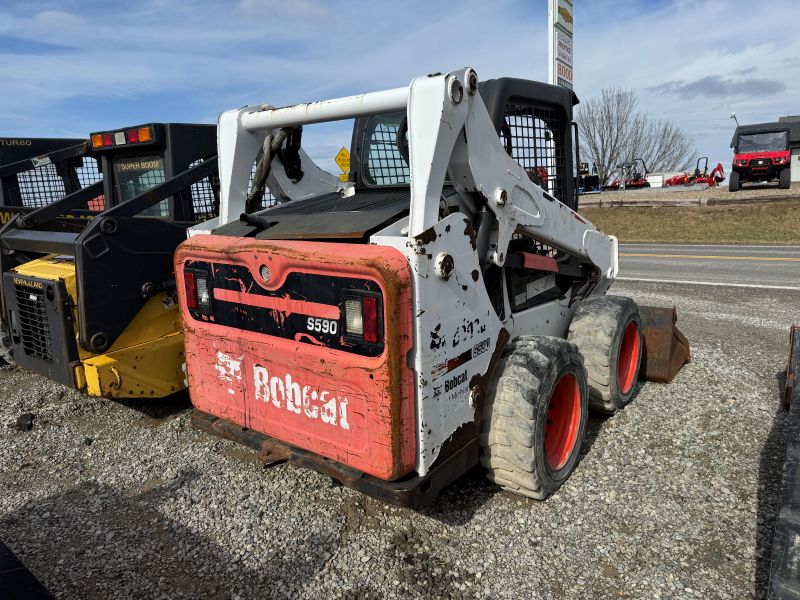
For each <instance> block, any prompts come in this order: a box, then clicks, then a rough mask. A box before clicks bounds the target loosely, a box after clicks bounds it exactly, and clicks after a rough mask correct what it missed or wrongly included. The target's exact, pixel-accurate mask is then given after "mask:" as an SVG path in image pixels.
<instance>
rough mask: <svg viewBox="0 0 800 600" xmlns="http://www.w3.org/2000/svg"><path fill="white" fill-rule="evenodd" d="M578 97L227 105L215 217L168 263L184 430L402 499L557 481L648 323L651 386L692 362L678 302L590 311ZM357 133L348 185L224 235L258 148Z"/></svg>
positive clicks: (601, 293)
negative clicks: (343, 125)
mask: <svg viewBox="0 0 800 600" xmlns="http://www.w3.org/2000/svg"><path fill="white" fill-rule="evenodd" d="M575 102H576V99H575V97H574V95H573V94H572V92H569V91H567V90H565V89H563V88H558V87H554V86H549V85H545V84H541V83H534V82H530V81H523V80H518V79H498V80H493V81H487V82H485V83H483V84H481V85H479V84H478V78H477V75H476V73H475V71H473V70H472V69H462V70H458V71H453V72H451V73H448V74H446V75H442V74H437V75H430V76H427V77H420V78H417V79H414V80H413V81H412V82H411V84H410V86H408V87H404V88H399V89H394V90H388V91H383V92H376V93H370V94H363V95H360V96H354V97H350V98H342V99H337V100H328V101H323V102H315V103H311V104H302V105H295V106H291V107H286V108H272V107H270V106H267V105H265V106H261V107H247V108H244V109H240V110H233V111H229V112H225V113H223V114H222V115H221V117H220V121H219V134H218V135H219V142H218V143H219V161H220V181H221V188H220V191H221V197H220V219H221V220H223V221H229V223H228V224H226V225H222V226H221V227H217V228H214V225H215V223H210V224H204V225H199V226H197V227H195V228H193V229H191V230H190V238H189V239H188V240H187V241H186V242H184V243H183V244H181V246H180V247H179V248H178V250H177V252H176V257H175V269H176V277H177V279H178V281H179V282H181V283H182V285H179V301H180V305H181V314H182V319H183V325H184V334H185V339H186V366H187V374H188V382H189V390H190V395H191V398H192V402H193V404H194V406H195V408H196V411H195V413H194V416H193V422H194V424H195V426H197V427H201V428H204V429H206V430H209V431H212V432H215V433H217V434H219V435H223V436H226V437H229V438H232V439H237V440H240V441H242V442H244V443H247V444H250V445H251V446H254V447H256V448H260V449H261V450H262V451H263V452H264V453H265V454H266V455H272V456H273V457H285V458H288V459H289V460H291V461H292V462H294V463H296V464H299V465H303V466H308V467H311V468H315V469H318V470H320V471H322V472H325V473H328V474H330V475H331V476H333V477H335V478H337V479H339V480H340V481H342V482H343V483H345V484H347V485H350V486H353V487H355V488H357V489H360V490H362V491H364V492H366V493H368V494H371V495H374V496H376V497H379V498H383V499H385V500H387V501H389V502H393V503H396V504H401V505H406V506H420V505H422V504H424V503H426V502H429V501H430V500H431V499H432V498H433V497H435V495H436V494H437V493H438V492H439V491H440V490H441V489H442V488H443V487H444V486H445V485H447V484H448V483H450V482H452V481H453V480H454V479H456V478H457V477H459V476H460V475H462V474H463V473H464V472H466V471H467V470H468V469H470V468H472V467H473V466H475V465H476V464H478V463H479V462H480V463H481V464H483V466H484V467H485V468H486V469H487V471H488V473H489V477H490V478H491V479H492V480H493V481H495V482H496V483H497V484H499V485H501V486H503V487H505V488H507V489H509V490H512V491H514V492H516V493H519V494H523V495H525V496H529V497H533V498H540V499H541V498H545V497H546V496H548V495H549V494H550V493H552V492H553V491H554V490H555V489H556V488H558V487H559V486H560V485H561V483H562V482H563V481H564V480H565V479H566V478H567V477H568V476H569V474H570V473H571V472H572V470H573V469H574V468H575V466H576V464H577V462H578V459H579V456H580V448H581V444H582V441H583V438H584V432H585V427H586V417H587V412H588V409H589V406H590V404H591V405H592V406H594V407H595V408H597V409H598V410H601V411H603V412H606V413H613V412H614V411H616V410H617V409H619V408H621V407H623V406H625V405H626V404H627V403H628V402H630V401H631V399H632V397H633V395H634V393H635V390H636V380H637V376H638V375H639V372H640V369H641V368H642V367H641V366H640V365H641V361H642V355H643V346H645V345H646V344H648V335H645V336H644V339H643V330H650V333H651V336H649V337H652V339H654V340H657V342H655V344H654V350H653V351H652V352H649V353H648V361H649V364H648V366H647V371H648V373H650V372H652V374H653V376H654V377H657V378H660V379H664V380H666V379H669V378H671V376H672V375H674V372H675V371H677V369H678V368H679V367H680V365H681V364H683V362H684V361H685V360H686V359H687V358H688V347H687V346H686V345H685V339H683V338H682V336H680V334H679V333H678V332H677V330H674V326H673V325H674V321H673V314H674V313H673V311H672V310H665V309H655V310H652V311H645V310H643V309H642V308H641V307H637V305H636V303H635V302H633V301H632V300H631V299H629V298H623V297H615V296H606V292H607V290H608V288H609V286H610V285H611V284H612V282H613V281H614V277H615V276H616V274H617V242H616V240H615V239H614V238H613V237H610V236H608V235H605V234H603V233H602V232H600V231H598V230H597V228H595V227H594V226H593V225H592V224H591V223H589V222H587V221H586V219H584V218H583V217H581V216H580V215H579V214H578V213H577V212H575V210H573V208H574V207H575V198H574V195H573V189H574V188H573V186H574V181H573V162H572V147H573V146H572V140H571V134H570V123H571V117H572V107H573V103H575ZM353 117H355V118H356V126H355V129H354V134H353V142H352V150H353V156H352V159H351V173H350V183H349V184H348V185H347V186H346V188H345V189H343V190H340V191H338V192H333V193H331V192H330V191H329V190H327V189H325V186H324V185H321V184H319V182H318V178H317V177H316V176H314V177H308V178H307V177H305V176H302V178H301V179H300V180H299V182H298V185H300V184H303V185H305V189H304V192H303V194H304V195H302V197H299V198H298V199H296V200H295V201H293V202H291V203H287V204H284V205H281V206H276V207H273V208H269V209H266V210H263V211H260V212H257V213H256V214H242V216H241V219H239V220H237V221H234V220H232V217H233V216H234V215H236V214H238V213H241V212H242V211H243V210H244V208H245V205H246V201H247V182H248V174H249V170H250V166H251V164H252V161H253V158H254V156H256V153H257V152H259V150H260V149H261V148H262V147H263V149H264V150H263V151H262V154H261V155H262V157H263V156H268V155H269V147H270V145H271V143H272V140H273V139H274V137H276V136H278V135H289V136H292V135H299V133H298V132H299V129H298V128H299V127H300V126H303V125H307V124H311V123H317V122H323V121H331V120H336V119H345V118H353ZM275 160H277V159H275ZM279 162H280V161H279ZM314 169H315V167H314V166H313V165H312V164H311V163H310V162H309V161H304V162H302V163H301V164H300V165H299V168H298V170H297V171H298V173H300V174H301V175H302V174H303V173H311V172H314V173H316V171H315V170H314ZM542 171H545V173H546V175H547V177H546V183H545V182H544V181H543V180H544V179H545V178H543V177H542ZM532 179H536V180H537V181H539V182H540V183H541V184H542V185H546V186H547V191H546V190H545V189H543V188H542V187H540V185H537V184H535V183H533V181H532ZM315 187H316V189H317V191H316V192H314V188H315ZM298 196H300V194H298ZM571 207H573V208H571ZM209 233H210V235H209ZM645 315H647V316H645ZM651 315H654V316H651ZM645 333H647V331H645ZM659 336H661V338H662V339H659ZM656 346H658V347H656Z"/></svg>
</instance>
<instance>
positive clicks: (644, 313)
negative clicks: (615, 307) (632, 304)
mask: <svg viewBox="0 0 800 600" xmlns="http://www.w3.org/2000/svg"><path fill="white" fill-rule="evenodd" d="M639 316H640V317H641V323H642V333H643V337H644V352H643V353H642V367H641V369H640V371H639V373H640V375H639V376H640V378H641V379H646V380H647V381H657V382H659V383H669V382H671V381H672V380H673V379H674V378H675V375H677V374H678V371H680V370H681V368H682V367H683V365H685V364H686V363H688V362H689V361H690V360H691V352H690V350H689V340H687V339H686V336H685V335H683V333H681V331H680V329H678V328H677V327H676V325H675V323H676V322H677V320H678V313H677V312H676V311H675V307H674V306H673V307H672V308H662V307H659V306H639ZM798 337H800V336H798Z"/></svg>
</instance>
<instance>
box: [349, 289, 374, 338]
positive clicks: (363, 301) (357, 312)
mask: <svg viewBox="0 0 800 600" xmlns="http://www.w3.org/2000/svg"><path fill="white" fill-rule="evenodd" d="M344 317H345V332H346V333H347V335H348V336H351V337H355V338H359V339H361V340H363V341H364V342H365V343H367V344H377V343H378V342H379V341H380V318H379V311H378V298H377V297H375V296H358V297H351V298H346V299H345V301H344Z"/></svg>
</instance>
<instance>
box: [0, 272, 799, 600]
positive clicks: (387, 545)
mask: <svg viewBox="0 0 800 600" xmlns="http://www.w3.org/2000/svg"><path fill="white" fill-rule="evenodd" d="M615 291H616V293H620V294H627V295H631V296H633V297H634V298H636V299H637V300H638V301H640V302H641V303H644V304H647V303H650V304H659V305H670V304H673V303H674V304H675V305H677V307H678V310H679V317H680V324H681V326H682V329H683V331H684V332H685V333H686V335H687V336H688V337H689V339H690V341H691V343H692V345H693V353H694V360H693V362H692V364H690V365H688V366H687V367H686V368H685V369H684V370H683V371H682V373H681V374H680V375H679V377H678V378H677V380H676V381H675V382H674V383H673V384H672V385H669V386H663V385H657V384H647V385H645V386H644V387H643V388H642V389H641V390H640V392H639V394H638V397H637V398H636V399H635V400H634V402H633V404H632V405H631V406H629V407H628V408H626V409H625V410H624V411H622V412H621V413H620V414H618V415H616V416H614V417H612V418H609V419H601V418H592V419H591V421H590V426H589V439H588V440H587V443H586V444H585V447H584V452H585V455H584V457H583V460H582V462H581V463H580V465H579V466H578V469H577V471H576V472H575V474H574V475H573V477H572V478H571V479H570V480H569V481H568V482H567V484H566V485H565V486H564V487H563V488H562V489H561V490H560V491H559V492H558V493H557V494H556V495H555V496H553V497H552V498H551V499H549V500H548V501H547V502H545V503H538V502H534V501H528V500H524V499H518V498H516V497H513V496H511V495H508V494H506V493H504V492H500V491H499V490H498V489H497V488H495V487H493V486H492V485H491V484H489V483H488V482H486V481H485V480H484V479H483V478H482V476H481V474H480V473H471V474H469V475H467V476H466V477H465V478H463V479H462V480H461V481H459V482H458V483H456V485H454V486H452V487H451V488H450V489H448V490H447V491H446V492H445V493H444V494H443V496H442V497H441V498H440V499H439V500H438V501H437V503H436V504H435V505H434V506H433V507H432V508H430V509H427V510H425V511H423V512H421V513H414V512H411V511H408V510H403V509H393V508H390V507H387V506H385V505H383V504H381V503H380V502H377V501H374V500H371V499H369V498H366V497H363V496H361V495H359V494H357V493H356V492H353V491H350V490H348V489H346V488H343V487H341V486H339V485H337V484H334V483H333V482H332V480H331V479H329V478H327V477H324V476H322V475H318V474H316V473H313V472H310V471H305V470H300V469H294V468H292V467H289V466H286V465H279V466H273V467H270V468H266V469H265V468H264V467H262V466H261V464H260V463H259V462H258V461H257V459H256V456H255V454H254V453H252V452H250V451H248V450H246V449H245V448H243V447H240V446H237V445H236V444H233V443H230V442H225V441H221V440H218V439H215V438H212V437H210V436H207V435H205V434H201V433H199V432H197V431H193V430H192V429H191V428H190V427H189V425H188V422H189V404H188V401H187V400H186V399H185V398H181V399H178V400H175V401H172V402H170V403H167V404H164V403H162V404H147V403H140V402H137V403H132V402H131V403H127V404H120V403H115V402H110V401H105V400H93V399H89V398H86V397H83V396H81V395H79V394H76V393H74V392H71V391H69V390H65V389H64V388H62V387H61V386H58V385H55V384H52V383H49V382H47V381H45V380H43V379H41V378H39V377H36V376H33V375H30V374H28V373H26V372H24V371H21V370H19V369H5V370H3V371H2V372H0V397H2V399H3V401H2V403H0V539H2V540H3V541H4V542H5V543H6V544H8V546H9V547H10V548H11V549H12V550H13V551H14V552H16V553H17V554H18V555H19V557H20V558H21V559H22V560H23V561H24V562H26V564H27V565H28V567H29V568H30V569H31V570H32V571H33V572H34V573H35V574H36V575H37V577H39V578H40V579H41V581H42V582H43V583H44V584H45V585H46V586H47V587H48V588H50V589H51V590H52V591H53V592H54V593H55V594H56V595H57V596H58V597H63V598H115V597H119V598H131V597H140V598H160V597H164V598H173V597H177V598H181V597H184V598H204V597H209V598H260V597H274V598H289V597H291V598H297V597H300V598H338V597H348V598H349V597H353V598H356V597H357V598H373V597H374V598H384V597H398V598H406V597H423V596H443V597H456V598H458V597H469V598H471V597H497V598H506V597H507V598H547V599H549V598H572V597H580V598H609V597H619V598H747V597H751V596H755V597H760V596H761V595H762V592H761V590H762V589H763V586H764V583H765V578H766V576H767V574H768V568H769V555H770V544H771V527H772V523H773V520H774V516H775V511H776V506H775V502H776V498H777V493H778V487H779V480H780V465H781V463H782V460H783V447H784V432H785V422H784V421H785V413H784V412H783V410H782V409H781V408H779V404H778V395H779V394H778V390H779V387H780V386H781V385H782V377H783V370H784V369H785V360H786V352H787V335H788V326H789V324H790V323H791V321H792V319H793V318H796V317H797V312H793V310H792V307H796V306H797V301H798V295H797V294H794V293H790V292H775V291H767V290H743V289H725V288H703V287H691V288H689V287H681V286H677V285H665V284H633V283H627V284H624V285H623V284H619V285H617V286H616V288H615ZM28 412H30V413H33V414H34V420H33V428H32V429H31V430H30V431H19V430H18V428H17V426H16V423H17V419H18V417H19V416H20V415H21V414H23V413H28Z"/></svg>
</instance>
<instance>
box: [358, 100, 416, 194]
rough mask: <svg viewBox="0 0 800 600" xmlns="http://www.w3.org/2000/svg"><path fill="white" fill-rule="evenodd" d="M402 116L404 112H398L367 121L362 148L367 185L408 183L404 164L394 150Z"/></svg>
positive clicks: (401, 157) (408, 175)
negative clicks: (363, 146)
mask: <svg viewBox="0 0 800 600" xmlns="http://www.w3.org/2000/svg"><path fill="white" fill-rule="evenodd" d="M403 117H405V113H403V112H398V113H391V114H387V115H378V116H376V117H373V118H372V119H370V121H369V123H368V125H367V135H366V140H365V148H364V156H365V157H366V173H364V176H365V179H366V181H367V183H369V184H371V185H398V184H406V183H408V182H409V181H410V174H409V170H408V164H406V161H405V160H404V159H403V156H402V154H400V149H399V148H398V147H397V130H398V129H399V128H400V123H402V121H403Z"/></svg>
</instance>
